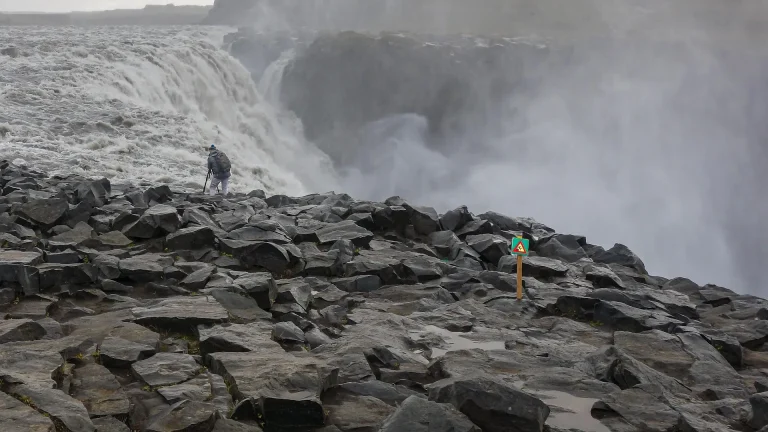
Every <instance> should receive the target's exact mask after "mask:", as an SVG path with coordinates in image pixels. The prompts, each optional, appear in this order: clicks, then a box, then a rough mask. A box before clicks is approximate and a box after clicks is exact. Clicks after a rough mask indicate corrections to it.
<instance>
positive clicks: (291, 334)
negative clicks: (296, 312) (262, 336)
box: [272, 322, 307, 344]
mask: <svg viewBox="0 0 768 432" xmlns="http://www.w3.org/2000/svg"><path fill="white" fill-rule="evenodd" d="M272 339H274V340H276V341H280V342H287V343H299V344H303V343H304V342H306V341H307V339H306V337H304V332H303V331H302V330H301V329H300V328H298V327H296V324H294V323H292V322H280V323H277V324H275V327H274V328H273V329H272Z"/></svg>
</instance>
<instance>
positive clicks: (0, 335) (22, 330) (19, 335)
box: [0, 319, 46, 344]
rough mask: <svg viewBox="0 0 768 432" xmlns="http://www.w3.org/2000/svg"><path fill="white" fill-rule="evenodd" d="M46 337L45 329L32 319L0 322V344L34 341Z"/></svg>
mask: <svg viewBox="0 0 768 432" xmlns="http://www.w3.org/2000/svg"><path fill="white" fill-rule="evenodd" d="M45 335H46V331H45V328H44V327H43V326H41V325H40V324H38V323H36V322H35V321H32V320H31V319H9V320H4V321H0V344H4V343H6V342H17V341H32V340H37V339H41V338H42V337H43V336H45Z"/></svg>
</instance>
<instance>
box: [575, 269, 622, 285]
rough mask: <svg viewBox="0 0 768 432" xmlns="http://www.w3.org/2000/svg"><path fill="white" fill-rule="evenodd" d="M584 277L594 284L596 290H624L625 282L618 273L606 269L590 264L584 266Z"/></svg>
mask: <svg viewBox="0 0 768 432" xmlns="http://www.w3.org/2000/svg"><path fill="white" fill-rule="evenodd" d="M584 277H585V278H586V279H587V280H588V281H590V282H592V283H593V284H594V286H595V288H611V287H617V288H624V282H622V280H621V278H619V277H618V276H616V273H614V272H613V271H611V269H609V268H606V267H599V266H596V265H592V264H588V265H586V266H584Z"/></svg>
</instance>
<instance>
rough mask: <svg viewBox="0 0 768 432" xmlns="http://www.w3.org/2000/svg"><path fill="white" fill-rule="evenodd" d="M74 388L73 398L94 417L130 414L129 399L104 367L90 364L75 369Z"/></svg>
mask: <svg viewBox="0 0 768 432" xmlns="http://www.w3.org/2000/svg"><path fill="white" fill-rule="evenodd" d="M72 387H73V390H74V391H73V392H72V396H73V397H74V398H75V399H77V400H79V401H80V402H82V403H83V405H84V406H85V409H87V410H88V414H90V415H91V416H92V417H101V416H110V415H116V416H124V415H127V414H128V411H129V408H130V403H129V401H128V397H127V396H126V395H125V393H124V392H123V390H122V388H121V387H120V383H118V382H117V379H116V378H115V376H114V375H112V373H111V372H110V371H109V370H108V369H107V368H105V367H104V366H101V365H99V364H88V365H85V366H83V367H80V368H77V369H75V371H74V380H73V382H72Z"/></svg>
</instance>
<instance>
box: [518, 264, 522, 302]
mask: <svg viewBox="0 0 768 432" xmlns="http://www.w3.org/2000/svg"><path fill="white" fill-rule="evenodd" d="M522 299H523V256H522V255H518V256H517V300H518V301H520V300H522Z"/></svg>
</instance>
